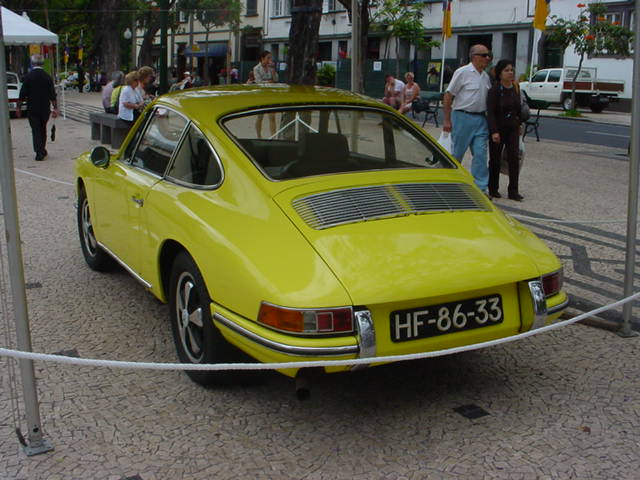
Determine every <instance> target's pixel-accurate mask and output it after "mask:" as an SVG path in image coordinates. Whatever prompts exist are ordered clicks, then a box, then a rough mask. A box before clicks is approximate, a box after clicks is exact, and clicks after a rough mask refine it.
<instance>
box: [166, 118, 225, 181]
mask: <svg viewBox="0 0 640 480" xmlns="http://www.w3.org/2000/svg"><path fill="white" fill-rule="evenodd" d="M167 177H169V178H172V179H174V180H178V181H180V182H184V183H189V184H191V185H199V186H209V187H210V186H215V185H218V184H219V183H220V182H221V181H222V169H221V168H220V164H219V163H218V161H217V158H216V156H215V154H214V153H213V150H212V149H211V147H210V146H209V142H208V141H207V139H206V138H205V137H204V135H203V134H202V133H201V132H200V130H198V129H197V128H195V127H194V126H193V125H191V127H189V131H188V132H187V134H186V135H185V137H184V140H183V141H182V144H181V145H180V148H179V149H178V152H177V153H176V156H175V158H174V160H173V163H172V164H171V168H170V169H169V172H168V173H167Z"/></svg>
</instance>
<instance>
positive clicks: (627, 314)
mask: <svg viewBox="0 0 640 480" xmlns="http://www.w3.org/2000/svg"><path fill="white" fill-rule="evenodd" d="M635 4H636V15H635V17H636V18H635V21H636V29H635V32H640V15H638V13H640V0H636V2H635ZM633 54H634V61H633V82H632V85H633V92H632V94H631V95H632V104H631V105H632V107H631V153H630V155H629V196H628V199H627V209H628V210H627V256H626V262H625V272H624V296H625V297H627V296H629V295H631V294H632V293H633V279H634V277H635V266H636V234H637V229H638V226H637V220H636V218H637V217H638V183H639V182H638V174H639V173H640V172H639V170H640V169H639V165H638V164H639V163H640V134H638V125H639V124H640V92H638V89H639V88H640V87H638V82H640V35H638V34H637V33H636V35H635V40H634V52H633ZM634 303H635V302H627V303H625V304H624V307H623V310H622V320H623V321H622V328H620V330H619V331H618V335H620V336H621V337H635V336H637V335H638V332H636V331H634V330H632V329H631V316H632V313H633V304H634Z"/></svg>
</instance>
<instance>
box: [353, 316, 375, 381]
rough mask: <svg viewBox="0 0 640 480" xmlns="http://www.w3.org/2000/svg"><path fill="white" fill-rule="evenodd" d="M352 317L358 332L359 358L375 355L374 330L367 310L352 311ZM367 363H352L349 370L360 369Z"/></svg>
mask: <svg viewBox="0 0 640 480" xmlns="http://www.w3.org/2000/svg"><path fill="white" fill-rule="evenodd" d="M353 318H354V319H355V323H356V330H357V332H358V345H360V354H359V355H358V357H359V358H371V357H375V356H376V331H375V328H374V325H373V319H372V318H371V312H370V311H369V310H358V311H357V312H354V314H353ZM366 367H368V365H365V364H361V365H354V366H353V367H351V370H360V369H362V368H366Z"/></svg>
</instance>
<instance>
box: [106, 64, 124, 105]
mask: <svg viewBox="0 0 640 480" xmlns="http://www.w3.org/2000/svg"><path fill="white" fill-rule="evenodd" d="M111 78H112V79H111V81H110V82H109V83H107V84H106V85H105V86H104V88H103V89H102V106H103V107H104V111H105V112H107V113H117V112H116V109H115V108H113V106H114V105H113V102H112V101H111V94H112V93H113V89H114V88H116V87H119V86H120V85H122V82H123V81H124V73H123V72H121V71H120V70H118V71H117V72H114V74H113V76H112V77H111ZM112 110H113V111H112Z"/></svg>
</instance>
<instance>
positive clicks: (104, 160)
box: [90, 146, 111, 168]
mask: <svg viewBox="0 0 640 480" xmlns="http://www.w3.org/2000/svg"><path fill="white" fill-rule="evenodd" d="M90 158H91V163H93V164H94V165H95V166H96V167H101V168H107V167H108V166H109V160H110V158H111V153H109V150H107V149H106V148H104V147H103V146H97V147H94V148H93V150H91V155H90Z"/></svg>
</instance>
